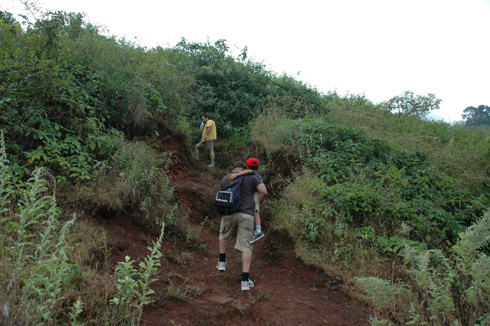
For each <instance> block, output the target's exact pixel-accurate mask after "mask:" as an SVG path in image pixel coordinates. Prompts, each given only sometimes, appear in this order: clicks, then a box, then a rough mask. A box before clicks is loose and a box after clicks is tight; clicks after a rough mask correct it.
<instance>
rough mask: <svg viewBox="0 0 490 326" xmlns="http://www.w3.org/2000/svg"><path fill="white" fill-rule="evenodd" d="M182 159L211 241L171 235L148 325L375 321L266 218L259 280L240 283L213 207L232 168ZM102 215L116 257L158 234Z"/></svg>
mask: <svg viewBox="0 0 490 326" xmlns="http://www.w3.org/2000/svg"><path fill="white" fill-rule="evenodd" d="M166 146H170V147H171V146H172V145H171V143H170V144H168V143H167V145H166ZM176 146H177V145H176ZM183 160H185V158H182V157H179V156H174V158H173V168H172V169H171V175H170V176H171V179H172V182H173V184H174V186H175V187H176V192H177V194H178V198H180V200H179V204H180V206H182V209H183V210H186V211H188V212H189V222H190V223H192V224H194V225H196V226H199V225H202V231H201V240H202V241H203V243H205V244H206V247H205V249H201V250H194V251H192V250H191V251H188V250H185V248H182V247H181V246H182V244H179V243H178V242H177V241H176V240H172V239H167V238H166V239H165V243H164V246H163V252H164V257H165V258H166V259H165V260H164V262H163V264H162V267H161V269H160V271H159V273H158V275H157V278H158V279H159V280H158V281H156V282H154V283H153V284H152V288H153V289H154V290H155V291H156V297H155V299H156V300H155V302H154V303H152V304H151V305H149V306H148V307H147V308H146V309H145V311H144V315H143V321H142V324H143V325H146V326H149V325H162V326H163V325H203V326H204V325H247V326H249V325H252V324H253V325H259V326H260V325H264V326H265V325H281V326H285V325H332V326H335V325H366V326H367V325H369V323H368V322H367V319H368V314H367V313H366V312H365V311H364V310H363V309H362V308H361V307H360V306H359V305H358V304H356V303H354V302H352V301H351V300H350V299H349V298H348V297H347V296H346V295H344V294H343V293H342V291H341V284H340V283H339V282H337V281H336V280H334V279H330V278H328V277H326V276H325V275H324V274H322V273H319V272H316V271H313V270H312V269H310V268H308V267H306V266H304V265H303V264H301V262H299V261H298V260H296V259H295V255H294V250H293V247H292V246H291V244H289V243H283V242H282V241H281V238H280V237H279V236H271V235H269V234H268V233H267V228H266V226H267V224H266V223H264V224H265V226H264V228H265V233H266V237H265V238H264V240H260V241H259V242H258V243H256V244H255V247H254V256H253V262H252V269H251V279H252V280H254V281H255V287H254V288H253V289H252V290H251V291H248V292H246V291H241V290H240V272H241V270H240V268H241V262H240V253H239V252H237V251H236V250H234V249H233V246H234V242H233V241H232V243H230V245H229V249H228V254H227V270H226V272H218V271H217V270H216V262H217V260H218V239H217V236H218V230H219V222H220V219H219V217H218V216H216V215H214V214H213V207H212V198H213V196H214V194H215V192H216V190H217V186H218V183H219V180H220V179H221V177H222V176H223V175H225V174H226V173H227V170H220V169H219V168H216V169H213V170H212V171H210V172H209V171H206V170H207V169H204V170H203V171H204V173H197V172H191V171H190V170H189V169H187V168H186V165H185V164H184V163H185V162H183ZM210 203H211V204H210ZM207 214H208V215H207ZM206 216H207V219H206ZM202 221H205V223H201V224H199V222H202ZM97 222H98V223H99V224H100V225H101V226H102V227H104V228H106V230H107V232H108V241H109V245H110V246H111V247H112V249H111V260H113V261H114V262H116V261H120V260H122V259H123V257H124V256H125V255H129V256H131V257H132V259H138V258H139V257H144V256H145V255H146V254H147V249H146V247H147V246H148V245H149V244H151V241H153V239H154V236H150V235H148V234H145V233H144V232H142V231H141V229H140V228H139V227H138V226H136V225H134V224H133V223H132V221H131V219H130V218H129V217H126V216H121V217H118V218H117V220H113V222H111V221H109V220H105V219H99V220H97Z"/></svg>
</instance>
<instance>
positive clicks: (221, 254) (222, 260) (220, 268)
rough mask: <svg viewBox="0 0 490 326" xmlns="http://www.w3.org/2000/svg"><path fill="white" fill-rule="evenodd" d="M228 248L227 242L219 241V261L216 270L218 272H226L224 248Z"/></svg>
mask: <svg viewBox="0 0 490 326" xmlns="http://www.w3.org/2000/svg"><path fill="white" fill-rule="evenodd" d="M227 247H228V241H223V240H219V259H218V265H216V268H217V269H218V271H222V272H224V271H226V248H227Z"/></svg>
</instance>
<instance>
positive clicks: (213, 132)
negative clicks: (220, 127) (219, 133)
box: [201, 120, 216, 142]
mask: <svg viewBox="0 0 490 326" xmlns="http://www.w3.org/2000/svg"><path fill="white" fill-rule="evenodd" d="M209 127H211V132H210V133H209V135H208V137H207V139H206V141H208V140H216V124H215V123H214V121H213V120H208V121H207V122H206V125H205V126H204V129H203V131H202V137H201V139H202V141H203V142H204V135H206V132H207V130H208V128H209Z"/></svg>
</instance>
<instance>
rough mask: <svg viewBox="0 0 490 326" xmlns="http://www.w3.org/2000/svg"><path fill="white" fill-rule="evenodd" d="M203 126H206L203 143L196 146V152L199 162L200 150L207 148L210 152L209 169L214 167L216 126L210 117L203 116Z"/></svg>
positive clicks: (202, 138)
mask: <svg viewBox="0 0 490 326" xmlns="http://www.w3.org/2000/svg"><path fill="white" fill-rule="evenodd" d="M201 119H202V124H204V128H203V130H202V137H201V142H199V143H197V144H196V146H194V149H195V151H196V159H197V160H198V161H199V149H200V148H201V147H203V146H204V147H205V148H206V149H207V150H208V151H209V159H210V160H211V163H210V164H209V167H214V143H215V142H216V124H215V123H214V121H213V120H211V119H209V115H207V114H203V115H202V117H201Z"/></svg>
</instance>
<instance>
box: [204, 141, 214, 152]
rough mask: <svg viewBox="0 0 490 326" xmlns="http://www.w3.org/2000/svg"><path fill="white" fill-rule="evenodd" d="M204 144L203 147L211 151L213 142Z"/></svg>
mask: <svg viewBox="0 0 490 326" xmlns="http://www.w3.org/2000/svg"><path fill="white" fill-rule="evenodd" d="M203 144H204V147H205V148H206V149H207V150H208V151H210V150H212V149H214V140H208V141H206V142H204V143H203Z"/></svg>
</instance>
